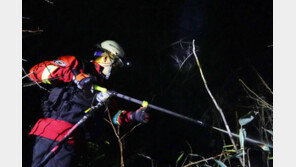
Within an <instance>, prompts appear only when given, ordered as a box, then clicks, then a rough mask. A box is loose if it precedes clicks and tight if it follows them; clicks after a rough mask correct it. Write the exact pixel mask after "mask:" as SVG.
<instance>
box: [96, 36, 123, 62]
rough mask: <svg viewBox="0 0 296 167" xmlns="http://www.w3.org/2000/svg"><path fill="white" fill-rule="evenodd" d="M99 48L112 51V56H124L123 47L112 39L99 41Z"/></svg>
mask: <svg viewBox="0 0 296 167" xmlns="http://www.w3.org/2000/svg"><path fill="white" fill-rule="evenodd" d="M100 48H101V49H103V50H105V51H108V52H110V53H112V54H113V55H114V56H117V57H120V58H123V57H124V51H123V49H122V48H121V46H120V45H119V44H118V43H117V42H115V41H112V40H106V41H103V42H102V43H101V45H100Z"/></svg>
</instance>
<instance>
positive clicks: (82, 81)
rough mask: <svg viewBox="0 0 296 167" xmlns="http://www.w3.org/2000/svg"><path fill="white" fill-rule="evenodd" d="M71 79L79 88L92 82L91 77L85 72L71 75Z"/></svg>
mask: <svg viewBox="0 0 296 167" xmlns="http://www.w3.org/2000/svg"><path fill="white" fill-rule="evenodd" d="M73 81H74V83H75V84H76V85H77V87H78V88H79V89H83V88H85V87H88V86H90V85H91V84H92V81H93V78H92V77H91V76H89V75H87V74H84V73H80V74H78V75H76V76H73Z"/></svg>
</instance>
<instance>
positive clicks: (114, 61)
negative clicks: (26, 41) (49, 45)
mask: <svg viewBox="0 0 296 167" xmlns="http://www.w3.org/2000/svg"><path fill="white" fill-rule="evenodd" d="M98 48H100V51H96V52H95V54H94V55H95V56H96V58H95V59H94V60H92V61H90V62H87V63H82V62H79V61H78V60H77V59H76V58H75V57H74V56H72V55H65V56H61V57H59V58H58V59H56V60H53V61H44V62H42V63H39V64H37V65H35V66H34V67H32V68H31V70H30V76H29V77H30V79H31V80H32V81H35V82H43V83H45V84H52V85H54V88H53V89H52V90H51V91H50V93H49V96H48V97H47V98H46V99H45V100H44V101H43V102H42V105H41V106H42V109H43V118H40V119H39V120H38V121H37V123H36V124H35V125H34V127H33V128H32V130H31V132H30V133H29V135H34V136H36V138H35V145H34V148H33V159H32V166H33V167H35V166H38V164H39V163H40V161H41V160H42V158H43V157H44V155H45V154H47V153H48V152H49V150H51V149H52V147H53V146H54V145H55V144H56V143H57V142H59V141H60V140H61V139H62V138H63V137H64V136H65V135H66V133H67V132H68V130H69V129H70V128H71V127H73V125H74V124H75V123H77V122H78V121H79V120H80V119H81V118H82V117H83V115H84V111H85V110H86V109H87V108H89V107H90V106H91V105H93V103H94V99H96V98H95V97H94V92H93V91H92V90H91V88H92V85H93V84H94V83H98V82H103V81H104V80H106V79H108V78H109V77H110V74H111V72H112V70H113V69H114V68H117V67H121V66H123V62H122V58H123V57H124V51H123V49H122V48H121V47H120V45H119V44H118V43H116V42H115V41H112V40H107V41H104V42H102V43H101V44H99V45H98ZM86 69H87V70H86ZM61 83H67V84H66V86H61V85H63V84H61ZM99 84H100V83H99ZM106 96H107V97H105V98H106V99H108V98H109V97H108V95H106ZM145 109H146V108H144V107H141V108H139V109H138V110H137V111H134V112H132V111H129V112H128V111H126V110H119V111H118V112H117V113H116V114H115V116H114V117H113V119H112V121H113V123H114V124H116V125H118V126H120V125H124V124H128V123H131V122H141V123H147V122H148V118H149V117H148V114H147V113H146V112H145ZM80 131H82V130H81V129H80ZM81 134H82V132H79V131H77V132H75V133H74V134H73V135H72V136H71V137H70V138H69V140H68V141H67V143H66V144H64V145H63V146H62V147H61V148H60V150H59V152H58V153H57V154H56V155H55V156H54V157H53V158H51V159H50V160H49V161H48V162H47V164H46V165H45V166H46V167H68V166H71V167H72V166H75V165H76V164H77V163H76V162H75V160H76V159H77V149H76V148H77V145H79V144H78V143H79V141H80V140H82V139H81Z"/></svg>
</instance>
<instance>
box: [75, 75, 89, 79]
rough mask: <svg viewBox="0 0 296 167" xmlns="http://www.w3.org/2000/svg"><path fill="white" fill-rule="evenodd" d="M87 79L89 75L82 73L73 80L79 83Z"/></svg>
mask: <svg viewBox="0 0 296 167" xmlns="http://www.w3.org/2000/svg"><path fill="white" fill-rule="evenodd" d="M88 77H89V75H87V74H84V73H80V74H78V75H77V76H76V77H75V79H76V80H77V81H81V80H83V79H84V78H88Z"/></svg>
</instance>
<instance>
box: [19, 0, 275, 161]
mask: <svg viewBox="0 0 296 167" xmlns="http://www.w3.org/2000/svg"><path fill="white" fill-rule="evenodd" d="M22 9H23V17H30V20H23V27H22V28H23V29H37V28H38V27H39V28H40V29H43V30H44V32H43V33H41V34H39V35H36V36H31V37H27V36H25V35H26V34H23V35H24V36H23V54H22V57H23V59H26V60H27V61H28V62H23V67H24V68H25V69H26V70H29V69H30V68H31V67H32V66H33V65H34V64H36V63H39V62H41V61H44V60H53V59H55V58H57V57H58V56H61V55H64V54H73V55H75V56H77V57H79V58H82V59H85V60H91V59H92V58H93V57H92V55H93V51H94V45H95V44H96V43H98V42H101V41H103V40H107V39H113V40H115V41H117V42H119V43H120V44H121V45H122V47H123V48H124V50H125V53H126V58H127V59H128V60H130V61H131V64H132V66H131V67H130V68H124V69H122V70H121V71H118V72H117V73H115V74H114V75H113V76H112V77H111V78H110V81H109V82H110V84H109V87H110V88H112V89H114V90H117V91H118V92H122V93H123V94H127V95H129V96H132V97H135V98H138V99H146V100H148V101H150V102H151V103H153V104H155V105H159V106H162V107H165V108H168V109H172V110H174V111H176V112H179V113H183V114H185V115H188V116H191V117H193V118H196V119H202V120H203V121H206V122H208V123H210V124H214V125H217V122H214V121H213V117H214V116H213V113H214V112H215V111H216V110H213V107H214V106H213V103H212V102H211V100H210V98H209V96H208V94H207V92H206V90H205V88H204V86H203V83H202V80H201V77H200V74H199V72H198V68H197V67H196V66H194V67H193V68H191V69H189V70H184V71H181V72H179V73H178V75H177V77H176V79H175V80H173V78H174V77H175V75H176V73H177V69H176V68H175V62H174V60H173V59H172V57H171V55H173V54H177V53H179V54H181V55H182V53H184V52H182V51H180V48H178V47H177V46H176V45H174V46H172V45H171V44H172V43H174V42H176V41H178V40H180V39H184V41H187V42H188V41H189V42H190V41H192V39H196V44H197V45H198V46H199V53H198V56H199V59H200V61H201V64H202V67H203V70H204V74H205V77H206V79H207V81H208V84H209V87H210V89H211V90H212V92H213V94H214V96H215V97H217V99H218V102H220V104H221V106H222V108H223V109H224V111H225V112H226V116H227V119H228V120H229V122H230V124H231V127H232V129H235V121H233V119H234V114H233V113H231V112H230V111H234V110H238V111H240V112H241V113H239V115H243V114H244V113H245V112H247V111H248V110H246V109H243V108H239V104H241V99H244V98H245V93H244V91H243V89H242V87H241V86H240V84H239V82H238V78H242V79H243V80H244V81H245V82H246V83H247V84H248V85H249V86H250V87H252V88H254V89H255V90H260V88H259V87H258V78H257V76H256V72H255V70H256V71H257V72H258V73H259V74H260V75H261V76H262V77H263V78H264V80H265V81H266V82H267V84H268V85H269V86H271V87H272V84H273V82H272V81H273V75H272V70H273V67H272V64H273V53H272V47H270V45H272V44H273V36H272V32H273V28H272V24H273V22H272V1H266V0H262V1H256V0H249V1H235V0H233V1H230V0H229V1H221V0H214V1H206V0H204V1H202V0H185V1H180V0H163V1H144V0H143V1H115V0H109V1H101V0H80V1H70V0H57V1H55V3H54V5H51V4H49V3H46V2H45V1H42V0H24V1H23V8H22ZM189 61H190V62H192V63H191V64H194V63H195V61H194V59H190V60H189ZM189 64H190V63H189ZM187 65H188V64H187ZM194 65H195V64H194ZM23 82H26V81H23ZM168 86H169V87H168ZM45 94H46V93H45V92H44V91H42V90H40V89H39V88H38V87H37V86H34V87H26V88H23V150H30V149H31V147H32V139H31V138H29V137H28V136H27V135H26V134H27V133H28V131H29V130H30V128H31V126H32V125H33V124H34V123H35V121H36V120H37V119H38V116H40V98H41V97H42V96H44V95H45ZM271 100H272V99H271ZM118 103H120V104H119V105H120V106H122V107H124V108H126V109H131V110H134V109H136V108H137V107H138V106H135V105H131V104H127V103H126V102H123V101H120V100H118ZM212 110H213V111H212ZM150 113H151V121H150V123H149V124H148V125H144V126H142V127H140V128H139V129H137V130H136V131H135V132H134V134H132V135H131V136H130V137H129V138H127V140H126V149H127V150H128V151H127V153H126V158H127V159H129V160H128V162H127V166H145V164H146V166H150V164H149V161H147V160H145V159H143V158H141V157H139V156H136V154H137V153H144V154H146V155H150V156H151V157H152V158H154V159H155V160H156V161H157V162H159V164H160V165H163V166H169V164H172V165H173V164H174V163H175V161H176V159H177V157H178V155H179V154H180V152H181V151H188V146H187V145H186V142H185V141H188V142H189V143H190V144H191V145H192V148H193V151H194V152H196V153H197V154H200V155H204V156H207V155H212V154H215V153H219V152H220V148H221V146H222V143H221V136H220V135H219V134H216V133H214V132H211V131H210V132H209V131H207V130H205V129H202V128H199V127H196V126H194V125H192V124H190V123H186V122H184V121H181V120H178V119H176V118H172V117H169V116H166V115H164V114H159V113H157V112H156V111H152V110H151V111H150ZM107 134H109V133H107ZM250 134H251V135H252V133H251V132H250ZM105 136H107V138H108V140H111V141H112V140H114V142H115V144H114V145H115V146H112V147H111V146H109V147H110V148H105V149H106V150H108V151H106V152H108V153H112V152H113V153H116V154H118V152H117V151H118V150H117V149H118V148H117V145H116V141H115V138H114V136H112V133H110V135H109V136H108V135H105ZM26 152H27V151H26ZM29 158H30V155H29V154H26V155H24V154H23V159H24V165H26V164H27V163H28V162H29V160H27V159H29ZM112 158H113V159H115V161H116V160H118V162H119V159H118V155H116V156H114V157H112ZM116 158H117V159H116ZM103 161H107V159H105V160H103ZM100 163H101V164H102V162H100ZM135 164H138V165H135ZM105 165H107V166H108V165H109V166H110V164H108V163H105ZM113 165H114V164H113Z"/></svg>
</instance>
